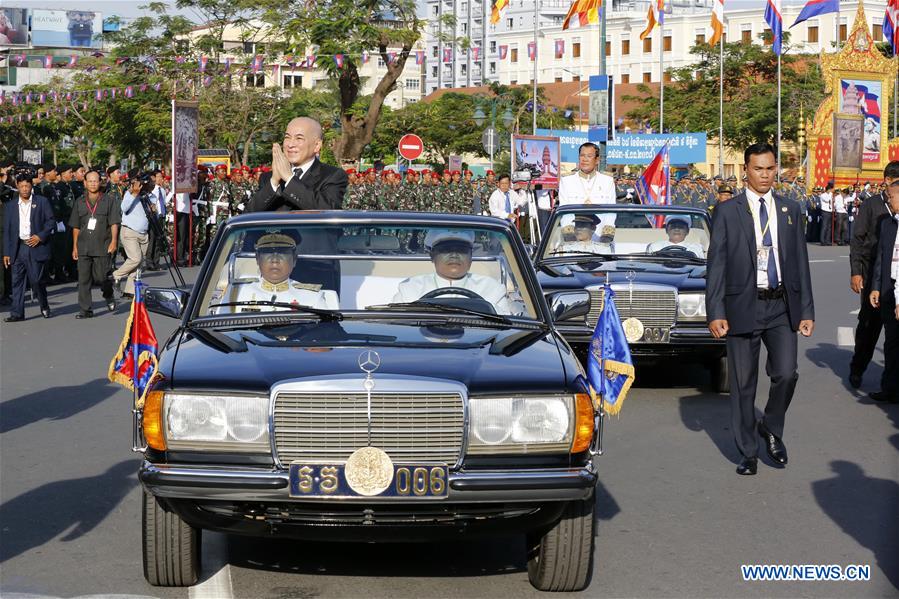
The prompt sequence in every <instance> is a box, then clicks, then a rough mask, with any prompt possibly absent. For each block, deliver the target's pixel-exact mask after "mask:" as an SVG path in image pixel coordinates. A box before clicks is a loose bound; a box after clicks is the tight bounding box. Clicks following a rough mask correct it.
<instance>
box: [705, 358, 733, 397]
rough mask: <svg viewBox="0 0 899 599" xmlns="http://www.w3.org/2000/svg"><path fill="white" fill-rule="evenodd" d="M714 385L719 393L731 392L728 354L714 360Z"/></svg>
mask: <svg viewBox="0 0 899 599" xmlns="http://www.w3.org/2000/svg"><path fill="white" fill-rule="evenodd" d="M710 370H711V372H712V387H713V388H714V389H715V391H716V392H718V393H730V370H729V369H728V367H727V356H726V355H725V356H721V357H720V358H716V359H715V360H713V361H712V364H711V366H710Z"/></svg>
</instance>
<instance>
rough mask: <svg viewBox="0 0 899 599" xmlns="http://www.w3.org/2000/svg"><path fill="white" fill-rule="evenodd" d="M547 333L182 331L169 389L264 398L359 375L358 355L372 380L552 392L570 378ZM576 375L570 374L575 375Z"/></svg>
mask: <svg viewBox="0 0 899 599" xmlns="http://www.w3.org/2000/svg"><path fill="white" fill-rule="evenodd" d="M559 342H560V339H559V338H557V334H556V333H554V332H553V331H550V330H545V329H544V330H521V329H496V328H477V327H471V326H470V325H466V326H465V327H463V326H461V325H449V326H448V325H446V324H443V325H440V326H437V325H432V326H423V327H418V326H407V325H402V324H396V323H390V322H377V321H356V320H344V321H342V322H324V323H320V322H298V323H292V324H290V325H286V326H276V327H266V328H259V329H238V330H229V331H223V330H213V329H186V330H184V331H183V333H182V335H181V339H180V342H179V343H178V347H177V350H176V351H177V355H176V356H175V358H174V360H172V361H171V362H169V361H166V362H167V363H168V364H169V365H170V366H169V368H170V369H171V384H172V386H173V388H176V389H188V388H191V389H200V388H202V389H220V390H234V391H252V392H268V390H269V389H270V388H271V387H272V385H274V384H275V383H278V382H280V381H284V380H288V379H296V378H306V377H328V376H334V375H347V374H349V375H352V374H358V375H359V377H360V379H361V378H363V377H364V373H363V371H362V370H361V368H360V366H359V356H360V354H361V353H362V352H363V351H367V350H374V351H377V352H378V354H379V356H380V358H381V364H380V367H379V368H378V370H377V372H376V373H375V377H378V376H388V375H391V374H395V375H408V376H425V377H434V378H438V379H448V380H453V381H458V382H460V383H463V384H465V385H466V386H467V387H468V389H469V392H471V393H510V392H543V391H547V392H559V391H561V390H564V389H565V388H566V378H572V377H575V376H577V374H578V373H577V372H571V371H572V370H574V368H572V365H571V364H568V368H567V369H566V363H565V362H564V361H563V358H562V355H561V353H560V351H559V347H558V345H557V343H559ZM575 368H576V367H575Z"/></svg>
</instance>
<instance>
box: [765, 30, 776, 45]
mask: <svg viewBox="0 0 899 599" xmlns="http://www.w3.org/2000/svg"><path fill="white" fill-rule="evenodd" d="M762 40H763V41H764V43H765V45H766V46H770V45H772V44H774V34H773V33H771V30H770V29H768V28H767V27H765V30H764V31H762Z"/></svg>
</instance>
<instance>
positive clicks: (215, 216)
mask: <svg viewBox="0 0 899 599" xmlns="http://www.w3.org/2000/svg"><path fill="white" fill-rule="evenodd" d="M227 175H228V167H227V166H225V165H224V164H219V165H218V166H216V167H215V179H213V180H212V181H211V182H210V183H209V184H208V190H209V191H208V193H207V196H206V202H207V204H206V208H207V213H208V215H209V216H208V217H207V218H206V239H207V240H210V241H211V240H212V238H213V237H215V233H216V231H218V227H219V225H221V224H222V223H223V222H225V221H226V220H228V218H229V217H230V216H231V206H232V204H233V199H232V194H231V183H230V181H228V178H227Z"/></svg>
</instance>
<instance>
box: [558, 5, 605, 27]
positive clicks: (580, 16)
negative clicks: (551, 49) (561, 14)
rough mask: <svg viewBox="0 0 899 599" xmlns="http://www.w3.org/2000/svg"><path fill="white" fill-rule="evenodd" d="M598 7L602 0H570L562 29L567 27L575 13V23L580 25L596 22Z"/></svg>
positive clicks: (597, 20) (584, 25)
mask: <svg viewBox="0 0 899 599" xmlns="http://www.w3.org/2000/svg"><path fill="white" fill-rule="evenodd" d="M600 7H602V0H572V2H571V6H570V7H569V8H568V14H566V15H565V20H564V21H563V22H562V31H565V30H566V29H568V27H569V26H570V25H571V19H573V18H574V17H575V15H577V21H575V23H577V25H578V26H580V27H587V26H588V25H596V24H598V23H599V9H600Z"/></svg>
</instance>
